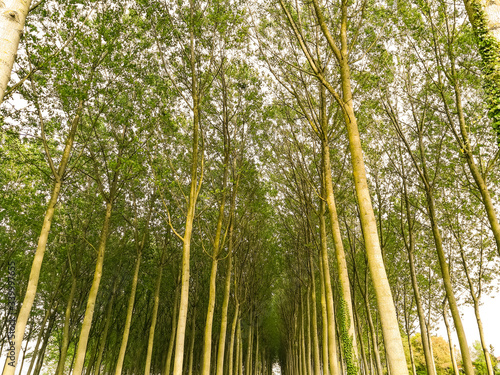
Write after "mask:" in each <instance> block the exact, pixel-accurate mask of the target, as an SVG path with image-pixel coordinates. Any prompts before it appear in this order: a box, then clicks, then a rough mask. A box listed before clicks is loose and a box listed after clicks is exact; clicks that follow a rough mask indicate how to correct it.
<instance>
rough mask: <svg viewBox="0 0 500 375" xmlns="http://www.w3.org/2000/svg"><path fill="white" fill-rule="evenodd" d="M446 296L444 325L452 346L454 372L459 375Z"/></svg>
mask: <svg viewBox="0 0 500 375" xmlns="http://www.w3.org/2000/svg"><path fill="white" fill-rule="evenodd" d="M446 302H447V300H446V298H445V300H444V301H443V320H444V325H445V326H446V334H447V336H448V346H449V347H450V357H451V364H452V366H453V373H454V374H455V375H459V371H458V366H457V358H456V357H455V350H454V349H453V340H452V337H451V330H450V324H449V323H448V311H447V310H448V309H447V307H446Z"/></svg>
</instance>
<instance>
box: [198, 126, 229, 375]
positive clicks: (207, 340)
mask: <svg viewBox="0 0 500 375" xmlns="http://www.w3.org/2000/svg"><path fill="white" fill-rule="evenodd" d="M224 139H225V142H224V143H225V144H226V143H227V140H226V139H227V136H226V132H224ZM228 162H229V149H228V147H227V146H226V145H225V157H224V177H223V184H222V189H223V192H222V201H221V203H220V207H219V217H218V219H217V229H216V231H215V238H214V246H213V254H212V268H211V270H210V281H209V285H210V289H209V293H208V308H207V318H206V321H205V332H204V338H203V362H202V367H201V374H202V375H210V363H211V354H212V326H213V319H214V313H215V297H216V281H217V265H218V263H219V253H220V251H221V249H220V247H221V246H220V245H221V244H220V239H221V233H222V223H223V221H224V208H225V203H226V186H227V179H228Z"/></svg>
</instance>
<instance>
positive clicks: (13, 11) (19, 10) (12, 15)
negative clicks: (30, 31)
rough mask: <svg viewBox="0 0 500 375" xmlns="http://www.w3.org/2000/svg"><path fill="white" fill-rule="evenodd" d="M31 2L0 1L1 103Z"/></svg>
mask: <svg viewBox="0 0 500 375" xmlns="http://www.w3.org/2000/svg"><path fill="white" fill-rule="evenodd" d="M30 5H31V0H10V1H9V0H6V2H4V1H2V0H0V103H2V102H3V96H4V94H5V90H6V89H7V84H8V83H9V80H10V73H11V71H12V66H13V65H14V60H15V58H16V54H17V47H18V46H19V40H20V39H21V34H22V32H23V28H24V22H25V21H26V16H27V15H28V11H29V9H30Z"/></svg>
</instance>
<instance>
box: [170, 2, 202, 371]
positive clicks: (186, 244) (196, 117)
mask: <svg viewBox="0 0 500 375" xmlns="http://www.w3.org/2000/svg"><path fill="white" fill-rule="evenodd" d="M193 7H194V5H193V3H192V1H191V19H192V22H194V9H193ZM193 27H194V26H192V27H191V30H190V64H191V74H192V81H191V96H192V100H193V147H192V150H193V151H192V155H191V186H190V190H189V200H188V207H187V215H186V226H185V230H184V236H183V238H182V242H183V246H182V268H181V299H180V304H179V318H178V320H177V336H176V339H175V357H174V372H173V375H182V369H183V363H184V341H185V336H186V321H187V311H188V299H189V275H190V273H189V262H190V257H191V255H190V254H191V235H192V233H193V221H194V216H195V209H196V200H197V198H198V193H199V188H200V187H201V183H202V181H201V180H200V181H199V183H198V146H199V145H198V143H199V126H200V99H201V98H200V97H199V91H198V75H197V71H196V69H197V68H196V61H195V54H194V49H195V42H194V30H193Z"/></svg>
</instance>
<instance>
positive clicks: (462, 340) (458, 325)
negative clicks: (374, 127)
mask: <svg viewBox="0 0 500 375" xmlns="http://www.w3.org/2000/svg"><path fill="white" fill-rule="evenodd" d="M419 147H420V152H421V155H424V149H423V143H422V137H421V135H420V136H419ZM422 160H423V162H424V164H423V168H422V170H423V175H424V177H425V180H426V181H430V180H429V178H428V174H427V167H426V166H425V157H424V158H423V159H422ZM424 184H425V186H426V197H427V209H428V213H429V219H430V222H431V228H432V234H433V236H434V242H435V245H436V251H437V255H438V260H439V266H440V269H441V276H442V278H443V284H444V288H445V291H446V296H447V298H448V303H449V305H450V311H451V315H452V317H453V322H454V324H455V330H456V332H457V336H458V342H459V344H460V351H461V353H462V361H463V365H464V370H465V373H466V374H467V375H473V374H474V369H473V367H472V359H471V356H470V352H469V346H468V345H467V338H466V336H465V330H464V327H463V324H462V319H461V317H460V312H459V310H458V304H457V301H456V299H455V293H454V292H453V286H452V284H451V276H450V270H449V267H448V263H447V261H446V256H445V253H444V249H443V240H442V238H441V232H440V230H439V228H438V224H437V215H436V206H435V202H434V195H433V191H432V188H431V186H430V185H429V184H428V183H427V182H424Z"/></svg>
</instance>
